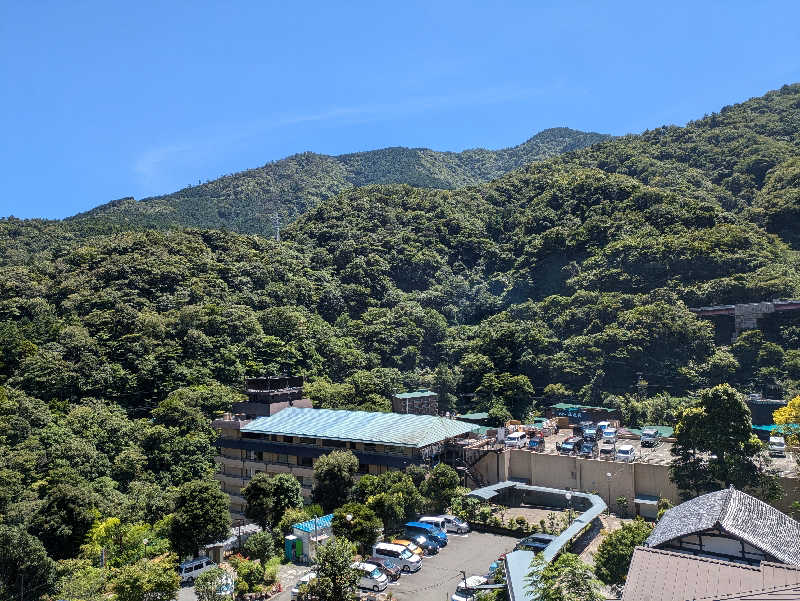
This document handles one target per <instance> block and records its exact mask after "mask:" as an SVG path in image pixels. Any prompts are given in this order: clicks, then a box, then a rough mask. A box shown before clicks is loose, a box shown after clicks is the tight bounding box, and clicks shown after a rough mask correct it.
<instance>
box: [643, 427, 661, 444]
mask: <svg viewBox="0 0 800 601" xmlns="http://www.w3.org/2000/svg"><path fill="white" fill-rule="evenodd" d="M660 442H661V433H660V432H659V431H658V428H653V427H652V426H645V427H644V428H643V429H642V446H643V447H654V446H656V445H658V444H659V443H660Z"/></svg>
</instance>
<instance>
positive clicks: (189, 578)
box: [178, 557, 217, 583]
mask: <svg viewBox="0 0 800 601" xmlns="http://www.w3.org/2000/svg"><path fill="white" fill-rule="evenodd" d="M216 567H217V564H215V563H214V562H213V561H211V559H210V558H208V557H197V558H195V559H190V560H189V561H184V562H183V563H182V564H181V565H180V566H178V573H179V574H180V575H181V582H189V583H192V582H194V581H195V580H196V579H197V577H198V576H199V575H200V574H202V573H203V572H207V571H208V570H210V569H211V568H216Z"/></svg>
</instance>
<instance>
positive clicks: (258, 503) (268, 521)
mask: <svg viewBox="0 0 800 601" xmlns="http://www.w3.org/2000/svg"><path fill="white" fill-rule="evenodd" d="M242 496H243V497H244V498H245V500H246V501H247V506H246V507H245V508H244V514H245V516H247V517H248V518H250V519H251V520H253V521H254V522H255V523H256V524H258V525H259V526H261V529H262V530H266V529H267V526H270V525H272V524H273V521H272V486H271V485H270V477H269V476H268V475H267V474H264V473H260V474H256V475H255V476H253V477H252V478H251V479H250V482H248V483H247V486H245V487H244V488H243V489H242ZM279 519H280V518H279Z"/></svg>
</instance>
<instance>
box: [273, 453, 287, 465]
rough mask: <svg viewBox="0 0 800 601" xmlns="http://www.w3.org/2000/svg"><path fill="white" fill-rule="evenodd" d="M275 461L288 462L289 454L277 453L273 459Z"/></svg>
mask: <svg viewBox="0 0 800 601" xmlns="http://www.w3.org/2000/svg"><path fill="white" fill-rule="evenodd" d="M275 463H289V456H288V455H285V454H283V453H278V458H277V459H276V460H275Z"/></svg>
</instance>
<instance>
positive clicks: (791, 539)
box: [645, 488, 800, 565]
mask: <svg viewBox="0 0 800 601" xmlns="http://www.w3.org/2000/svg"><path fill="white" fill-rule="evenodd" d="M714 527H719V528H721V529H723V530H725V531H726V532H728V533H730V534H732V535H733V536H736V537H738V538H740V539H742V540H744V541H746V542H748V543H750V544H751V545H753V546H754V547H756V548H757V549H760V550H761V551H763V552H764V553H767V554H768V555H771V556H772V557H774V558H776V559H777V560H778V561H782V562H784V563H788V564H791V565H800V523H798V522H796V521H795V520H793V519H792V518H790V517H789V516H787V515H786V514H784V513H781V512H780V511H778V510H777V509H775V508H774V507H772V506H771V505H767V504H766V503H764V502H763V501H760V500H758V499H756V498H755V497H751V496H750V495H748V494H745V493H743V492H741V491H738V490H736V489H734V488H728V489H725V490H719V491H717V492H712V493H708V494H706V495H701V496H699V497H696V498H694V499H692V500H690V501H686V502H685V503H681V504H680V505H678V506H677V507H673V508H672V509H670V510H669V511H667V512H666V513H665V514H664V516H663V517H662V518H661V520H660V521H659V522H658V524H656V527H655V528H654V529H653V532H652V534H651V535H650V536H649V537H648V538H647V540H646V541H645V545H646V546H648V547H658V546H660V545H663V544H664V543H666V542H669V541H671V540H673V539H675V538H680V537H682V536H686V535H689V534H692V533H694V532H700V531H702V530H708V529H710V528H714Z"/></svg>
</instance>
